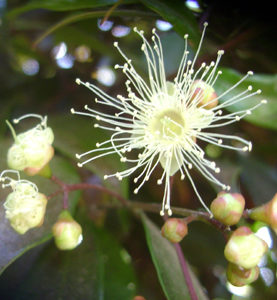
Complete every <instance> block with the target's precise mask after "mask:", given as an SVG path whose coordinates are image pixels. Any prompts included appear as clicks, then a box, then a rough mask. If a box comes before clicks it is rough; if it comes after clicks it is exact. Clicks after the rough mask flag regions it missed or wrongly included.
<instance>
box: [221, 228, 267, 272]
mask: <svg viewBox="0 0 277 300" xmlns="http://www.w3.org/2000/svg"><path fill="white" fill-rule="evenodd" d="M267 250H268V245H267V243H266V242H265V241H264V240H262V239H260V238H259V237H257V236H256V235H255V234H254V233H253V232H252V231H251V230H250V229H249V228H248V227H246V226H242V227H239V228H238V229H236V230H235V231H234V233H233V234H232V236H231V237H230V239H229V241H228V243H227V244H226V246H225V250H224V255H225V257H226V259H227V260H228V261H229V262H232V263H234V264H236V265H238V266H240V267H242V268H244V269H251V268H254V267H255V266H256V265H257V264H258V263H259V261H260V260H261V258H262V256H263V255H264V254H265V253H266V251H267Z"/></svg>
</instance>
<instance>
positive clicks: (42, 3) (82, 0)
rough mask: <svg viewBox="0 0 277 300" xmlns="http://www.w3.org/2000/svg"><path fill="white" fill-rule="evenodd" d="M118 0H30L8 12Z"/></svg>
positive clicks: (90, 5) (11, 14) (63, 8)
mask: <svg viewBox="0 0 277 300" xmlns="http://www.w3.org/2000/svg"><path fill="white" fill-rule="evenodd" d="M117 2H118V0H93V1H91V0H75V1H74V0H73V1H72V0H32V1H30V2H29V3H27V4H26V5H24V6H21V7H19V8H16V9H14V10H12V11H11V12H9V14H8V17H9V18H15V17H16V16H18V15H19V14H22V13H24V12H27V11H30V10H33V9H41V8H43V9H49V10H55V11H68V10H76V9H84V8H96V7H101V6H109V5H114V4H116V3H117ZM132 2H136V1H134V0H124V3H132Z"/></svg>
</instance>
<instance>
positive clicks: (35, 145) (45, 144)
mask: <svg viewBox="0 0 277 300" xmlns="http://www.w3.org/2000/svg"><path fill="white" fill-rule="evenodd" d="M28 117H35V118H39V119H40V120H41V123H40V124H38V125H37V126H36V127H34V128H32V129H30V130H28V131H26V132H24V133H21V134H19V135H16V134H15V131H14V129H13V127H12V126H11V124H10V123H9V122H8V121H6V122H7V124H8V126H9V127H10V129H11V131H12V134H13V137H14V144H13V145H12V147H11V148H10V149H9V151H8V165H9V167H10V168H12V169H14V170H18V171H21V170H24V171H25V172H26V173H27V174H28V175H35V174H37V173H38V172H39V171H40V170H41V169H42V168H43V167H44V166H45V165H46V164H47V163H48V162H49V161H50V160H51V159H52V157H53V155H54V148H53V147H52V146H51V145H52V143H53V141H54V134H53V131H52V129H51V128H50V127H47V123H46V122H47V117H46V116H45V117H44V118H43V117H42V116H40V115H36V114H28V115H24V116H22V117H21V118H19V119H15V120H13V122H14V123H15V124H17V123H19V121H21V120H22V119H25V118H28Z"/></svg>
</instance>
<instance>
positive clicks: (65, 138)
mask: <svg viewBox="0 0 277 300" xmlns="http://www.w3.org/2000/svg"><path fill="white" fill-rule="evenodd" d="M73 84H74V83H73ZM92 97H93V95H92ZM92 99H93V98H92ZM51 127H52V129H53V130H54V132H55V142H54V146H55V147H56V148H57V149H58V151H60V152H61V153H62V154H63V155H65V156H67V157H68V158H71V159H74V160H75V161H76V162H77V161H78V162H80V160H77V158H76V156H75V154H76V153H78V154H81V153H84V152H87V151H89V150H92V149H96V143H97V142H99V143H101V142H103V141H105V140H108V139H109V138H110V135H109V132H107V131H104V130H102V129H98V128H94V120H93V119H92V118H89V117H85V116H78V115H71V114H70V113H69V114H68V115H63V116H62V115H59V116H57V117H56V118H55V117H51ZM97 154H98V153H97ZM97 154H91V155H87V156H86V157H84V159H83V161H84V160H85V159H88V158H90V157H93V156H96V155H97ZM81 161H82V160H81ZM84 167H85V168H87V169H89V170H90V171H92V172H93V173H94V174H96V175H98V176H99V177H100V178H101V179H102V178H103V176H104V175H106V174H115V173H116V172H120V171H122V170H124V169H125V163H123V162H120V158H119V156H118V155H117V154H116V155H107V156H105V157H102V158H99V159H96V160H93V161H92V162H90V163H88V164H86V165H85V166H84ZM103 184H105V185H106V186H107V187H109V188H111V189H115V190H116V191H118V192H119V193H120V194H121V195H124V196H125V197H126V196H127V190H128V188H127V184H128V182H127V180H126V179H124V180H122V181H118V180H117V179H113V180H110V179H107V180H105V181H103Z"/></svg>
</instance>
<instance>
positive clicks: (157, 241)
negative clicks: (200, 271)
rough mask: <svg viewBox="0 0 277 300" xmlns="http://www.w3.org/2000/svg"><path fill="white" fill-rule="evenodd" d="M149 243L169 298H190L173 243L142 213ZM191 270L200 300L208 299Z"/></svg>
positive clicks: (173, 299)
mask: <svg viewBox="0 0 277 300" xmlns="http://www.w3.org/2000/svg"><path fill="white" fill-rule="evenodd" d="M141 218H142V222H143V225H144V230H145V233H146V238H147V244H148V247H149V250H150V253H151V256H152V260H153V262H154V264H155V267H156V270H157V273H158V277H159V280H160V283H161V285H162V287H163V290H164V293H165V295H166V297H167V299H168V300H180V299H190V296H189V290H188V287H187V285H186V281H185V278H184V275H183V271H182V269H181V266H180V262H179V260H178V256H177V254H176V251H175V249H174V247H173V245H172V244H171V243H170V242H169V241H168V240H167V239H165V238H164V237H162V235H161V233H160V230H159V229H158V227H157V226H156V225H155V224H154V223H153V222H152V221H151V220H150V219H148V218H147V216H146V215H145V214H144V213H141ZM189 271H190V276H191V279H192V282H193V286H194V289H195V291H196V294H197V296H198V299H199V300H207V299H208V298H207V296H206V295H205V293H204V291H203V288H202V287H201V285H200V283H199V281H198V279H197V278H196V276H195V275H194V273H193V272H192V271H191V270H189Z"/></svg>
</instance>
